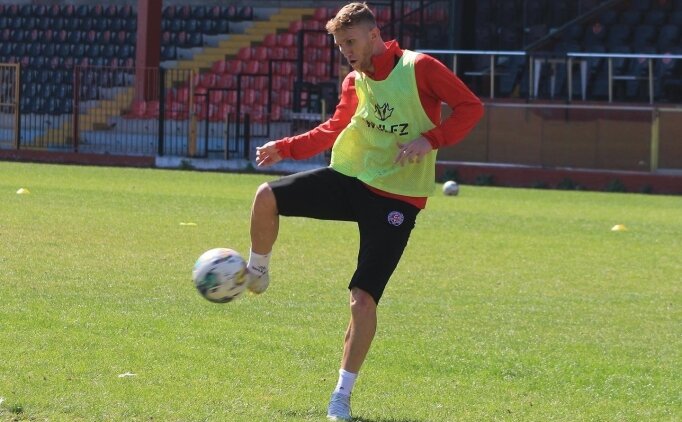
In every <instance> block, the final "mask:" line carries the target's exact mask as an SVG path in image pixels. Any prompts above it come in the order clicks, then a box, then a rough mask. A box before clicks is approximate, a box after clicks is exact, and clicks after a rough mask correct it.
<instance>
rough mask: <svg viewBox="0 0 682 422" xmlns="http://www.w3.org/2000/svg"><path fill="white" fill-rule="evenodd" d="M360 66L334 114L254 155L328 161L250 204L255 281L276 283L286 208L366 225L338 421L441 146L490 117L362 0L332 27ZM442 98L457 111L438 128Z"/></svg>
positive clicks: (264, 160)
mask: <svg viewBox="0 0 682 422" xmlns="http://www.w3.org/2000/svg"><path fill="white" fill-rule="evenodd" d="M326 29H327V31H328V32H329V33H330V34H331V35H332V36H333V37H334V42H335V43H336V45H337V46H338V48H339V49H340V51H341V54H343V56H344V57H345V58H346V59H347V60H348V62H349V63H350V65H351V67H352V68H353V71H352V72H351V73H350V74H349V75H348V76H346V78H345V80H344V81H343V84H342V92H341V96H340V101H339V104H338V106H337V107H336V111H335V113H334V115H333V117H332V118H331V119H330V120H328V121H327V122H325V123H323V124H321V125H320V126H318V127H317V128H315V129H313V130H311V131H309V132H307V133H305V134H302V135H298V136H294V137H289V138H284V139H280V140H278V141H274V142H268V143H266V144H265V145H264V146H263V147H261V148H259V149H258V150H257V154H256V162H257V164H258V166H269V165H272V164H274V163H277V162H279V161H280V160H282V159H285V158H293V159H305V158H308V157H311V156H313V155H315V154H317V153H319V152H322V151H324V150H326V149H328V148H330V147H332V146H333V149H332V156H331V165H330V166H329V167H327V168H322V169H317V170H312V171H307V172H302V173H298V174H294V175H290V176H286V177H283V178H281V179H279V180H276V181H274V182H270V183H264V184H262V185H261V186H260V187H259V188H258V191H257V192H256V196H255V199H254V202H253V207H252V211H251V253H250V256H249V264H248V265H249V271H250V284H249V289H250V290H251V291H252V292H254V293H262V292H264V291H265V289H267V287H268V285H269V274H268V265H269V260H270V253H271V251H272V246H273V245H274V243H275V240H276V238H277V233H278V228H279V215H283V216H300V217H309V218H316V219H325V220H342V221H355V222H357V223H358V228H359V231H360V251H359V253H358V263H357V268H356V271H355V273H354V275H353V277H352V279H351V281H350V284H349V287H348V288H349V290H350V313H351V316H350V323H349V325H348V328H347V330H346V335H345V339H344V347H343V356H342V359H341V369H340V370H339V380H338V383H337V386H336V388H335V389H334V392H333V393H332V396H331V400H330V403H329V408H328V414H327V416H328V418H329V419H331V420H350V418H351V411H350V395H351V391H352V389H353V385H354V383H355V379H356V377H357V374H358V372H359V370H360V367H361V366H362V363H363V362H364V360H365V357H366V355H367V352H368V351H369V348H370V344H371V343H372V339H373V338H374V334H375V331H376V325H377V305H378V303H379V300H380V298H381V296H382V294H383V291H384V288H385V287H386V284H387V283H388V280H389V278H390V276H391V274H392V273H393V271H394V269H395V268H396V266H397V264H398V261H399V260H400V257H401V255H402V253H403V250H404V248H405V246H406V244H407V241H408V238H409V236H410V232H411V230H412V228H413V227H414V224H415V219H416V217H417V214H418V213H419V211H420V210H421V209H423V208H424V207H425V206H426V198H427V197H428V196H429V195H431V194H432V192H433V190H434V188H435V156H436V151H435V150H436V149H437V148H439V147H443V146H446V145H452V144H454V143H456V142H458V141H460V140H462V139H463V138H464V137H465V136H466V135H467V134H468V133H469V132H470V131H471V129H472V128H473V127H474V126H475V125H476V123H477V122H478V120H479V119H480V118H481V116H482V114H483V107H482V104H481V102H480V100H479V99H478V98H477V97H476V96H474V95H473V94H472V93H471V92H470V91H469V90H468V89H467V88H466V86H465V85H464V84H463V83H462V82H461V81H460V80H459V79H458V78H457V77H456V76H455V75H453V74H452V72H450V71H449V70H448V69H447V68H446V67H445V66H443V65H442V64H441V63H440V62H438V61H437V60H435V59H434V58H432V57H429V56H427V55H424V54H418V53H415V52H412V51H408V50H402V49H400V47H399V46H398V43H397V42H396V41H389V42H386V43H385V42H384V41H383V40H382V38H381V35H380V33H379V29H378V28H377V26H376V21H375V17H374V14H373V13H372V12H371V10H370V9H369V8H368V7H367V5H366V4H365V3H350V4H348V5H346V6H344V7H343V8H342V9H341V10H339V12H338V13H337V15H336V16H335V17H334V18H333V19H331V20H330V21H329V22H328V23H327V26H326ZM442 102H445V103H447V104H448V105H449V106H450V107H451V108H452V110H453V112H452V115H451V116H450V117H449V118H448V119H446V120H445V121H443V122H442V123H441V118H440V111H441V104H442Z"/></svg>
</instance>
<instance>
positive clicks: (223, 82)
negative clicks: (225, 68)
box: [215, 73, 237, 88]
mask: <svg viewBox="0 0 682 422" xmlns="http://www.w3.org/2000/svg"><path fill="white" fill-rule="evenodd" d="M217 76H218V77H217V79H216V84H215V86H216V88H234V87H235V86H236V85H237V77H236V76H235V75H234V74H229V73H222V74H220V75H217Z"/></svg>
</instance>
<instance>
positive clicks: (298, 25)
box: [289, 21, 317, 34]
mask: <svg viewBox="0 0 682 422" xmlns="http://www.w3.org/2000/svg"><path fill="white" fill-rule="evenodd" d="M311 22H317V21H311ZM303 27H304V23H303V22H302V21H292V22H291V23H290V24H289V32H290V33H292V34H295V33H297V32H298V31H300V30H301V29H303ZM306 29H307V28H306Z"/></svg>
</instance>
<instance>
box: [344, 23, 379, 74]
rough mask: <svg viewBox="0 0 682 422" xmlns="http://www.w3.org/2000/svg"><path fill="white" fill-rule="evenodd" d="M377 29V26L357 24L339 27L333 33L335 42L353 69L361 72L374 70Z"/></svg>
mask: <svg viewBox="0 0 682 422" xmlns="http://www.w3.org/2000/svg"><path fill="white" fill-rule="evenodd" d="M376 31H377V29H376V27H375V28H371V27H370V26H369V25H357V26H352V27H350V28H345V29H339V30H338V31H336V32H335V33H334V34H333V35H334V43H335V44H336V45H337V46H338V47H339V50H340V51H341V54H343V56H344V57H345V58H346V60H348V63H350V65H351V66H352V67H353V69H355V70H357V71H360V72H368V71H369V72H374V67H373V66H372V52H373V50H374V45H373V42H374V39H375V37H376V34H375V32H376Z"/></svg>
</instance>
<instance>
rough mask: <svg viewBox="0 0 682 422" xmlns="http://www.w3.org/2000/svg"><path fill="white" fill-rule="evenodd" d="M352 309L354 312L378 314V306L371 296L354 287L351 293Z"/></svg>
mask: <svg viewBox="0 0 682 422" xmlns="http://www.w3.org/2000/svg"><path fill="white" fill-rule="evenodd" d="M350 307H351V310H352V311H353V312H360V313H366V312H376V309H377V304H376V302H375V301H374V298H373V297H372V295H371V294H369V293H368V292H366V291H364V290H362V289H359V288H357V287H353V288H352V289H351V292H350Z"/></svg>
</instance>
